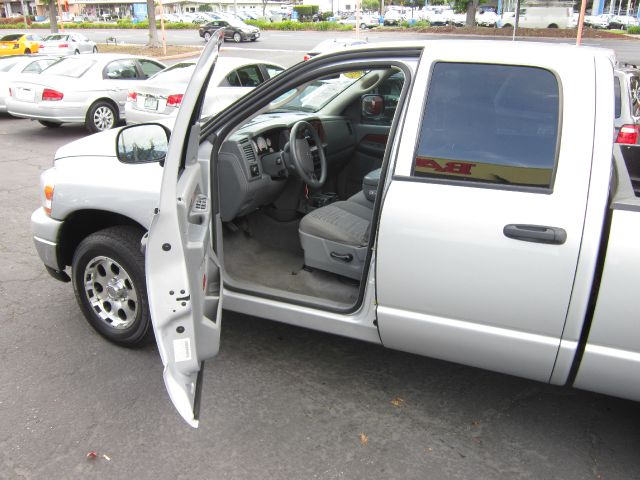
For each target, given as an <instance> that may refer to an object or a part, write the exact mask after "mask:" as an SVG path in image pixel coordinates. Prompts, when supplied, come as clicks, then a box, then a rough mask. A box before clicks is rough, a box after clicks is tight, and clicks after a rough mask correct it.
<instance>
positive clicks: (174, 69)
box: [151, 62, 196, 83]
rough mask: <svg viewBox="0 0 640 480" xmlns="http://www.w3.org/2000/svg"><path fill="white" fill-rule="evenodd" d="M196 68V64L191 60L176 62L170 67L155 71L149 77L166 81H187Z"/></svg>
mask: <svg viewBox="0 0 640 480" xmlns="http://www.w3.org/2000/svg"><path fill="white" fill-rule="evenodd" d="M195 69H196V64H195V63H191V62H183V63H176V64H175V65H172V66H171V67H169V68H167V69H165V70H162V71H161V72H158V73H156V74H155V75H154V76H153V77H151V79H153V80H159V79H161V80H162V81H163V82H167V83H188V82H189V80H190V79H191V75H193V71H194V70H195Z"/></svg>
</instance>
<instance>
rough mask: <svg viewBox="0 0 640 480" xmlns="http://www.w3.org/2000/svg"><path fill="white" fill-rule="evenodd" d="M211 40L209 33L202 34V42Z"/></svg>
mask: <svg viewBox="0 0 640 480" xmlns="http://www.w3.org/2000/svg"><path fill="white" fill-rule="evenodd" d="M209 40H211V34H210V33H209V32H204V41H205V42H207V43H208V42H209Z"/></svg>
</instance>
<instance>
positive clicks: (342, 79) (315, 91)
mask: <svg viewBox="0 0 640 480" xmlns="http://www.w3.org/2000/svg"><path fill="white" fill-rule="evenodd" d="M365 73H366V72H363V71H357V72H346V73H342V74H340V75H338V76H335V75H334V76H332V77H328V78H323V79H319V80H316V81H314V82H311V83H309V84H307V85H306V86H305V87H304V88H302V89H301V90H299V91H298V92H297V93H295V94H294V93H293V92H294V90H291V91H289V92H287V93H285V94H284V95H282V96H281V97H280V98H279V99H276V100H275V101H274V102H273V103H274V104H276V105H277V104H278V102H279V101H284V102H285V103H284V104H282V105H280V106H279V107H278V108H277V110H278V111H304V112H314V113H315V112H317V111H319V110H321V109H322V108H323V107H324V106H325V105H327V104H328V103H329V102H330V101H331V100H333V99H334V98H336V97H337V96H338V95H339V94H340V93H342V92H344V91H345V90H346V89H347V88H349V87H350V86H351V85H353V84H354V83H355V82H356V81H358V80H359V79H360V78H361V77H362V76H363V75H365ZM292 95H293V96H292ZM287 97H290V98H288V99H287Z"/></svg>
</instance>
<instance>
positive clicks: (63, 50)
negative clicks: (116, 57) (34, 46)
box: [38, 33, 98, 55]
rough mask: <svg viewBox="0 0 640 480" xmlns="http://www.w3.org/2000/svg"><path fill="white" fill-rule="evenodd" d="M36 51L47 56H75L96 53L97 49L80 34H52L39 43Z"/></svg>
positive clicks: (94, 43)
mask: <svg viewBox="0 0 640 480" xmlns="http://www.w3.org/2000/svg"><path fill="white" fill-rule="evenodd" d="M38 51H39V53H46V54H49V55H77V54H79V53H98V47H97V46H96V42H94V41H93V40H89V39H88V38H87V37H85V36H84V35H82V34H81V33H54V34H52V35H49V36H47V37H45V38H44V40H42V41H41V42H40V48H39V50H38Z"/></svg>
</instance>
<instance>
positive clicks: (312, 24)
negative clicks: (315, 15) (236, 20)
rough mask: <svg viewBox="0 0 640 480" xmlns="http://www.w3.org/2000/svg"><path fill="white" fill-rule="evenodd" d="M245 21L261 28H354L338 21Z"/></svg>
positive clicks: (324, 29) (321, 29) (342, 29)
mask: <svg viewBox="0 0 640 480" xmlns="http://www.w3.org/2000/svg"><path fill="white" fill-rule="evenodd" d="M245 23H247V24H249V25H253V26H255V27H258V28H259V29H260V30H318V31H328V30H338V31H347V30H353V27H352V26H351V25H342V24H341V23H336V22H292V21H291V20H285V21H284V22H277V23H271V22H266V21H263V20H247V21H246V22H245Z"/></svg>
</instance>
